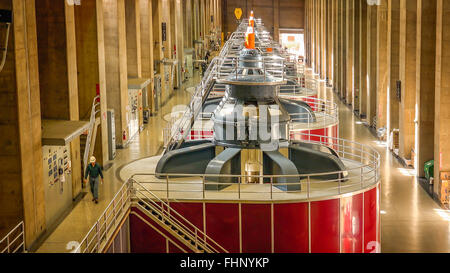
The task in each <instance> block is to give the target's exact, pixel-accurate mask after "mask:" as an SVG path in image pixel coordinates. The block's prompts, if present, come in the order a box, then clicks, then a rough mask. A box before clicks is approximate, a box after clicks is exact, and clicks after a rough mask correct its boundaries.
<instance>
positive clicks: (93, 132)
mask: <svg viewBox="0 0 450 273" xmlns="http://www.w3.org/2000/svg"><path fill="white" fill-rule="evenodd" d="M99 98H100V96H96V97H95V98H94V100H93V102H92V109H91V117H90V119H89V130H88V134H87V137H86V143H85V145H84V153H83V173H84V172H85V171H86V168H87V166H88V164H89V162H88V160H89V157H90V155H91V154H92V152H91V146H92V147H93V145H92V143H93V144H94V145H95V140H96V137H97V127H98V125H99V123H100V122H99V120H97V114H98V113H100V108H99V107H100V102H97V101H98V99H99Z"/></svg>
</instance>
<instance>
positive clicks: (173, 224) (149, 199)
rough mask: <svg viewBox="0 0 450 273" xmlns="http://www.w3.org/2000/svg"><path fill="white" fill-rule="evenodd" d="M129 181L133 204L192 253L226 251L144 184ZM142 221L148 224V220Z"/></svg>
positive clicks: (132, 180)
mask: <svg viewBox="0 0 450 273" xmlns="http://www.w3.org/2000/svg"><path fill="white" fill-rule="evenodd" d="M129 182H130V183H132V186H131V189H132V190H133V193H132V194H133V199H134V200H133V204H134V206H135V207H138V208H140V209H141V211H142V212H143V213H145V215H146V216H148V217H149V218H150V219H152V220H153V221H154V222H155V223H157V224H158V225H159V226H160V227H162V228H163V229H165V230H166V231H167V232H168V233H169V234H171V235H172V236H173V237H175V238H176V239H177V240H178V241H180V242H181V243H183V244H184V245H185V246H186V247H188V248H189V249H190V250H191V251H193V252H194V253H228V251H227V250H226V249H225V248H223V247H222V246H221V245H219V244H218V243H217V242H216V241H214V240H213V239H212V238H210V237H209V236H208V235H206V234H205V233H204V232H203V231H201V230H200V229H199V228H197V227H196V226H195V225H194V224H192V223H191V222H190V221H189V220H187V219H186V218H185V217H183V216H182V215H181V214H180V213H178V212H177V211H176V210H174V209H173V208H170V206H169V204H168V203H167V202H165V201H163V200H161V199H160V198H159V197H157V196H156V195H155V194H154V193H153V192H151V191H150V190H148V189H147V188H146V187H145V186H144V185H142V184H140V183H139V182H137V181H135V180H134V179H130V180H129ZM134 215H136V214H134ZM136 216H138V218H140V219H141V220H143V221H144V220H145V219H142V217H139V215H136ZM144 222H145V223H146V224H148V225H150V224H149V223H148V222H146V221H144ZM153 228H154V227H153ZM178 247H179V246H178Z"/></svg>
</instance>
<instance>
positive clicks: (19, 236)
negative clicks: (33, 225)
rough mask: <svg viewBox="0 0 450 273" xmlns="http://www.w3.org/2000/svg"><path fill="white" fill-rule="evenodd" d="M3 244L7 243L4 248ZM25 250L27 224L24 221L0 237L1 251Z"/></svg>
mask: <svg viewBox="0 0 450 273" xmlns="http://www.w3.org/2000/svg"><path fill="white" fill-rule="evenodd" d="M11 236H14V238H11ZM3 245H5V247H4V248H2V246H3ZM20 250H21V251H20ZM25 251H26V250H25V225H24V222H23V221H22V222H20V223H19V224H18V225H16V226H15V227H14V228H13V229H12V230H11V231H10V232H8V234H6V236H5V237H3V239H0V253H8V254H10V253H19V252H25Z"/></svg>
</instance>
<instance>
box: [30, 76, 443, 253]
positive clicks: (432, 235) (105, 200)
mask: <svg viewBox="0 0 450 273" xmlns="http://www.w3.org/2000/svg"><path fill="white" fill-rule="evenodd" d="M195 78H196V79H198V77H195ZM193 85H194V83H193V82H192V81H191V82H188V83H186V84H185V85H184V86H183V88H181V89H179V90H175V91H174V96H173V97H172V98H170V100H169V101H168V102H167V104H165V105H164V107H163V108H162V109H161V111H160V112H159V114H158V115H157V116H155V117H152V118H151V120H150V124H149V125H148V126H147V127H146V128H145V129H144V131H143V132H142V133H141V134H140V135H139V136H137V137H135V139H133V140H132V141H131V143H130V145H129V147H128V148H126V149H123V150H119V151H118V155H117V159H116V160H115V161H114V164H113V166H112V167H111V168H110V169H108V170H107V171H106V172H105V183H104V184H103V185H101V187H100V203H99V204H98V205H95V204H93V203H92V202H91V196H90V195H89V194H88V195H86V196H85V198H84V200H82V201H81V202H80V203H79V204H78V205H77V206H76V207H75V208H74V209H73V211H72V212H71V213H70V214H69V215H68V216H67V217H66V218H65V219H64V220H63V221H62V223H61V224H60V225H59V226H58V227H57V228H56V230H55V231H54V232H53V233H52V234H51V235H50V236H49V237H48V238H47V239H46V240H45V242H44V243H43V244H42V246H41V247H40V248H39V249H38V252H70V251H71V249H72V247H73V246H74V245H76V242H80V241H81V240H82V239H83V237H84V236H85V234H86V233H87V232H88V231H89V229H90V228H91V227H92V225H93V224H94V223H95V221H96V220H97V219H98V217H99V216H100V215H101V214H102V213H103V211H104V210H105V208H106V207H107V205H108V204H109V202H110V201H111V198H112V197H113V196H114V194H115V192H117V190H118V189H119V188H120V186H121V184H122V180H121V179H120V177H119V172H120V170H121V168H122V166H124V165H127V164H129V163H130V162H133V161H136V160H138V159H141V158H145V157H150V156H154V155H158V154H160V153H161V152H162V143H163V133H162V128H164V127H166V126H167V121H166V120H165V119H164V116H166V115H167V114H169V113H170V112H171V111H172V110H173V108H174V107H175V106H177V105H183V104H187V103H188V102H189V99H190V95H191V94H190V93H189V92H186V88H188V87H191V86H193ZM319 96H320V97H321V98H325V99H328V100H333V101H335V102H336V103H337V104H338V106H339V113H340V119H339V120H340V137H341V138H344V139H349V140H353V141H356V142H360V143H363V144H368V145H372V146H373V147H375V148H376V149H377V150H378V151H379V153H380V154H381V158H382V164H381V168H382V195H381V209H382V216H381V217H382V218H381V225H382V238H381V239H382V244H381V249H382V252H450V212H449V211H445V210H442V209H441V207H440V206H439V205H438V204H437V203H435V202H434V201H433V200H432V199H431V197H429V195H428V194H427V193H426V192H425V190H423V189H422V188H421V186H420V185H419V183H418V181H417V179H416V178H415V177H414V175H413V171H412V170H409V169H405V168H403V167H402V165H401V164H400V163H399V162H398V161H397V159H396V158H395V157H394V156H393V155H392V154H391V153H390V152H389V151H388V150H387V148H386V144H385V143H380V142H378V141H377V139H376V138H375V136H374V135H373V134H372V133H371V132H370V131H369V129H368V128H367V127H366V126H365V125H364V123H363V122H362V121H361V120H359V119H358V118H357V117H355V115H353V113H352V111H351V109H350V108H349V107H347V106H346V105H344V104H343V103H341V102H340V101H339V99H338V98H337V97H336V95H335V94H333V93H332V91H331V89H329V88H325V84H324V83H323V82H321V83H320V92H319ZM175 111H176V109H175ZM74 242H75V243H74Z"/></svg>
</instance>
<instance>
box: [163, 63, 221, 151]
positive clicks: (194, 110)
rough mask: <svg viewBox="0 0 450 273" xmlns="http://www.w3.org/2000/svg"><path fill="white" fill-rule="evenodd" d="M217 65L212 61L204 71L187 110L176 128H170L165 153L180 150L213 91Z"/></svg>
mask: <svg viewBox="0 0 450 273" xmlns="http://www.w3.org/2000/svg"><path fill="white" fill-rule="evenodd" d="M217 64H218V59H217V58H215V59H213V60H212V62H211V64H210V65H209V67H208V69H207V70H206V72H205V76H204V77H203V79H202V81H201V82H200V84H199V85H197V87H196V90H195V93H194V95H193V97H192V100H191V102H190V103H189V109H187V110H186V112H184V114H183V117H182V118H181V120H180V122H179V123H178V125H177V128H170V129H171V130H172V134H171V137H170V140H169V141H168V144H167V147H166V152H170V151H172V150H175V149H178V148H180V147H181V145H182V144H183V142H184V140H185V139H186V138H187V136H188V134H189V133H190V131H191V128H192V127H193V126H194V123H195V120H196V119H197V117H198V115H199V114H200V112H201V110H202V107H203V104H204V103H205V101H206V100H207V99H208V97H209V94H210V93H211V91H212V90H213V88H214V85H215V83H216V72H217Z"/></svg>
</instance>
